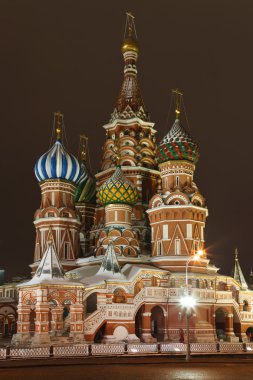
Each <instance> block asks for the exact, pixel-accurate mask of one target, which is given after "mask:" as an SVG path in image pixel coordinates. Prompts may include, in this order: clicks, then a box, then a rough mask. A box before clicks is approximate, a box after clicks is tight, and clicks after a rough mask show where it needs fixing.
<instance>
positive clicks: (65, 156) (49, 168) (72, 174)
mask: <svg viewBox="0 0 253 380" xmlns="http://www.w3.org/2000/svg"><path fill="white" fill-rule="evenodd" d="M54 117H55V124H56V125H57V127H56V133H57V140H56V142H55V143H54V145H53V146H52V148H51V149H49V151H48V152H46V153H44V154H43V155H42V156H41V157H40V158H39V160H38V161H37V162H36V164H35V168H34V171H35V175H36V177H37V179H38V181H39V182H41V181H45V180H48V179H64V180H66V181H71V182H74V183H77V182H78V181H79V178H80V177H81V174H82V171H81V166H80V164H79V162H78V160H77V159H76V157H75V156H74V155H72V154H70V153H68V152H67V150H66V149H65V147H64V145H63V143H62V142H61V131H62V124H63V115H62V114H61V113H60V112H57V113H55V114H54Z"/></svg>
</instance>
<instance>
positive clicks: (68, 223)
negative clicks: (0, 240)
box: [31, 112, 82, 271]
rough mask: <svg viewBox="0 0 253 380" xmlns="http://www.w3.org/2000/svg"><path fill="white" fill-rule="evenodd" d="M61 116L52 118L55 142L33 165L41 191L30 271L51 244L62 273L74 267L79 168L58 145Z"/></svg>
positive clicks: (59, 143) (35, 222) (61, 122)
mask: <svg viewBox="0 0 253 380" xmlns="http://www.w3.org/2000/svg"><path fill="white" fill-rule="evenodd" d="M63 126H64V122H63V114H61V113H60V112H56V113H55V114H54V128H55V133H56V141H55V143H54V144H53V146H52V147H51V148H50V149H49V151H48V152H46V153H44V154H43V155H42V156H41V157H40V158H39V160H38V161H37V162H36V164H35V175H36V177H37V179H38V181H39V186H40V188H41V206H40V208H39V209H38V210H37V211H36V213H35V217H34V218H35V220H34V224H35V228H36V240H35V251H34V264H32V265H31V267H32V270H33V271H34V270H35V269H36V267H37V266H38V265H39V262H40V260H41V258H42V256H43V254H44V252H45V250H46V247H47V242H48V239H49V236H50V240H52V241H53V244H54V246H55V249H56V252H57V255H58V257H59V259H60V261H61V263H62V265H63V267H64V269H71V268H73V266H74V267H75V260H76V259H77V258H78V241H79V230H80V225H81V222H80V216H79V213H78V212H77V210H76V208H75V192H76V186H77V184H78V182H79V180H80V178H81V176H82V168H81V166H80V164H79V162H78V160H77V159H76V157H75V156H74V155H72V154H71V153H69V152H68V151H67V150H66V148H65V146H64V144H63V141H62V129H63Z"/></svg>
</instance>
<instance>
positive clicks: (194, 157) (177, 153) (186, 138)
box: [156, 119, 199, 163]
mask: <svg viewBox="0 0 253 380" xmlns="http://www.w3.org/2000/svg"><path fill="white" fill-rule="evenodd" d="M156 154H157V161H158V163H162V162H166V161H169V160H188V161H192V162H194V163H196V162H197V161H198V159H199V146H198V144H197V143H196V142H195V141H193V139H192V137H191V136H190V134H189V133H188V132H186V130H185V129H184V127H183V126H182V125H181V123H180V120H179V119H176V120H175V123H174V124H173V126H172V128H171V129H170V131H169V133H168V134H167V135H166V136H165V137H164V138H163V139H162V141H161V142H160V144H159V145H158V146H157V153H156Z"/></svg>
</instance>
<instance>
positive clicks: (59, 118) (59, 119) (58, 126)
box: [54, 111, 63, 140]
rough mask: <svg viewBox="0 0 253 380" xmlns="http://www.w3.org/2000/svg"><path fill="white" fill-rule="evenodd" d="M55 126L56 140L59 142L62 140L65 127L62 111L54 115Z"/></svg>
mask: <svg viewBox="0 0 253 380" xmlns="http://www.w3.org/2000/svg"><path fill="white" fill-rule="evenodd" d="M54 126H55V132H56V138H57V140H60V139H61V133H62V127H63V114H62V113H61V112H60V111H58V112H55V113H54Z"/></svg>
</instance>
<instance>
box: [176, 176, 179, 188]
mask: <svg viewBox="0 0 253 380" xmlns="http://www.w3.org/2000/svg"><path fill="white" fill-rule="evenodd" d="M176 186H179V176H178V175H177V176H176Z"/></svg>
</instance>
